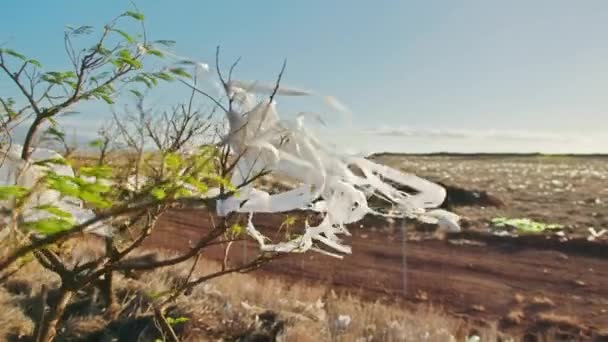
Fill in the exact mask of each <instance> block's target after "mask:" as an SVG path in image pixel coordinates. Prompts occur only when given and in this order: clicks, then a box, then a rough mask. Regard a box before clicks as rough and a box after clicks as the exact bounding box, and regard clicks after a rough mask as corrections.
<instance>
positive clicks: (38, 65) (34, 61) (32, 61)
mask: <svg viewBox="0 0 608 342" xmlns="http://www.w3.org/2000/svg"><path fill="white" fill-rule="evenodd" d="M27 62H28V63H30V64H32V65H34V66H37V67H39V68H42V64H40V62H38V61H37V60H35V59H28V60H27Z"/></svg>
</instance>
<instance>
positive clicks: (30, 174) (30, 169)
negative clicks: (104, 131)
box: [0, 144, 109, 239]
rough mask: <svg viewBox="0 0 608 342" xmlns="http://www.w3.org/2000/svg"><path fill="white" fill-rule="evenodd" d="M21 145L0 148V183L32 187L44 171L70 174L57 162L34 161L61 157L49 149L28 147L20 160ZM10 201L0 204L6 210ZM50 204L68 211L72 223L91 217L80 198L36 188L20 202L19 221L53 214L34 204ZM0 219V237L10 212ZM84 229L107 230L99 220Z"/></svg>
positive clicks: (7, 222)
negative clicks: (30, 151)
mask: <svg viewBox="0 0 608 342" xmlns="http://www.w3.org/2000/svg"><path fill="white" fill-rule="evenodd" d="M22 148H23V147H22V146H20V145H16V144H13V145H11V146H10V148H9V149H8V151H7V150H4V151H0V161H2V163H1V164H0V185H2V186H12V185H17V186H22V187H25V188H28V189H31V188H33V187H34V186H35V185H36V184H37V183H38V181H39V179H40V178H41V177H43V176H44V174H45V172H47V171H49V170H50V171H53V172H55V173H56V174H58V175H62V176H71V177H73V176H74V171H73V170H72V168H71V167H70V166H68V165H61V164H57V163H45V164H44V165H42V164H36V162H40V161H44V160H57V159H59V160H62V159H63V157H62V156H61V155H60V154H59V153H57V152H55V151H52V150H49V149H44V148H35V149H33V150H32V153H31V156H30V159H29V160H28V161H25V160H23V159H21V150H22ZM13 205H14V201H12V200H10V199H9V200H3V201H0V207H1V208H2V209H4V211H6V212H11V211H12V209H13ZM48 205H52V206H54V207H57V208H58V209H60V210H63V211H65V212H68V213H70V214H71V215H72V218H73V220H74V224H80V223H83V222H85V221H87V220H90V219H92V218H94V217H95V214H94V213H93V211H92V210H90V209H86V208H84V207H83V203H82V201H81V200H80V199H77V198H72V197H62V196H61V194H60V193H59V192H58V191H56V190H51V189H45V188H44V187H40V190H38V191H37V192H35V193H34V196H31V197H30V198H29V199H28V201H27V202H26V203H25V205H24V210H23V213H22V220H23V222H26V223H27V222H33V221H37V220H41V219H45V218H49V217H52V216H53V214H51V213H50V212H48V211H46V210H40V209H37V207H38V208H39V207H41V206H48ZM0 219H1V220H2V223H3V228H1V229H2V230H0V239H2V238H4V237H5V236H6V235H7V234H8V232H9V228H8V227H10V225H11V222H12V220H13V217H12V215H8V214H0ZM87 231H88V232H93V233H95V234H100V235H108V234H109V230H108V228H107V227H106V226H104V225H103V224H101V223H97V224H94V225H91V227H90V228H89V229H87Z"/></svg>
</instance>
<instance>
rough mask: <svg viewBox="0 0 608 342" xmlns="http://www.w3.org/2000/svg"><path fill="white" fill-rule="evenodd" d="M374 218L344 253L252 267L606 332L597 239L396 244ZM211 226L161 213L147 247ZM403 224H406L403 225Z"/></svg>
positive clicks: (531, 326)
mask: <svg viewBox="0 0 608 342" xmlns="http://www.w3.org/2000/svg"><path fill="white" fill-rule="evenodd" d="M283 219H284V216H282V215H266V214H258V215H257V216H256V218H255V220H254V221H255V223H256V224H257V226H258V227H264V228H262V230H264V231H266V232H267V231H269V229H273V228H272V227H278V226H279V225H280V223H281V222H282V220H283ZM216 222H217V221H216ZM373 223H374V222H373V220H371V221H370V220H365V222H364V224H365V227H359V226H357V227H351V232H352V233H353V236H352V237H347V238H346V239H345V240H346V241H347V243H348V244H350V245H351V246H352V248H353V254H352V255H349V256H346V257H345V258H344V260H338V259H335V258H331V257H327V256H324V255H320V254H319V253H314V252H309V253H307V254H304V255H291V256H288V257H285V258H281V259H278V260H275V261H273V262H272V263H271V264H269V265H266V266H265V267H264V271H263V272H262V273H258V274H262V275H263V276H267V275H268V274H269V273H270V274H272V275H275V276H281V277H286V278H287V279H288V280H293V281H301V280H307V281H312V282H316V283H324V284H328V285H331V286H333V287H335V288H338V289H342V290H347V291H349V292H354V293H356V294H358V295H361V296H363V297H365V298H367V299H381V300H389V301H394V302H396V303H401V304H402V305H404V306H407V305H412V303H430V304H432V305H433V306H435V307H441V308H442V309H443V310H445V311H446V312H448V313H450V314H453V315H457V316H460V317H464V318H466V319H470V320H472V321H474V322H477V323H479V322H486V323H488V322H498V326H499V328H500V330H501V331H505V332H507V333H511V334H516V335H520V334H525V333H527V332H533V333H537V332H539V331H541V332H542V331H546V330H547V329H553V330H557V331H562V332H565V333H567V334H570V336H572V335H575V336H577V339H579V338H580V339H584V338H590V337H591V336H598V334H600V335H604V334H607V330H608V246H606V244H604V245H599V244H592V243H587V242H586V241H584V242H580V241H579V242H578V244H576V243H575V242H571V243H559V244H556V243H552V242H549V241H548V240H547V241H545V240H546V239H545V238H536V239H534V238H532V239H523V238H522V239H521V240H520V241H519V240H517V239H510V240H509V239H504V238H500V239H498V238H492V237H488V236H485V237H484V236H483V235H479V234H466V233H465V234H451V235H449V236H447V237H446V238H445V239H436V238H435V239H426V240H421V239H417V240H418V241H412V239H411V237H413V236H415V235H412V234H408V236H409V237H410V238H408V240H407V241H406V243H405V244H404V243H403V238H402V236H403V234H402V232H401V231H400V230H398V229H393V230H391V229H387V228H383V229H377V228H373V226H374V225H373ZM375 223H378V222H375ZM211 226H212V223H211V221H210V215H209V214H208V213H207V212H205V211H203V210H174V211H170V212H168V213H166V214H165V215H163V216H162V217H161V219H160V220H159V222H158V223H157V226H156V228H155V231H154V233H153V234H152V236H151V237H150V238H149V240H148V241H147V242H146V245H147V246H148V247H162V248H165V249H172V250H183V249H184V248H187V247H188V246H189V245H190V243H191V242H196V241H197V240H198V238H200V237H201V236H202V235H203V234H205V232H206V231H208V229H209V227H211ZM376 226H378V225H376ZM384 226H385V227H386V224H384ZM406 228H407V229H408V231H412V230H413V229H412V228H413V226H412V225H411V224H409V225H408V226H406ZM274 229H275V230H276V228H274ZM414 240H416V239H414ZM255 252H256V250H255V246H254V245H253V244H250V245H248V246H247V247H244V246H236V245H234V246H233V247H232V253H231V255H230V258H231V262H242V260H243V258H246V257H247V256H249V257H250V258H251V257H253V256H254V255H255ZM404 252H405V257H404ZM205 256H206V257H209V258H212V259H218V260H220V259H221V258H222V256H223V249H222V248H218V247H214V248H210V249H209V251H208V254H205ZM404 271H405V272H404ZM509 317H511V318H509ZM604 336H605V335H604Z"/></svg>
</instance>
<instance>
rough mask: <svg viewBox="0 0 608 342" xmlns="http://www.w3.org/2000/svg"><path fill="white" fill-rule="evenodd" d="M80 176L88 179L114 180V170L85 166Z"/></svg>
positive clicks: (107, 167)
mask: <svg viewBox="0 0 608 342" xmlns="http://www.w3.org/2000/svg"><path fill="white" fill-rule="evenodd" d="M79 171H80V174H81V175H83V176H88V177H96V178H112V175H113V173H114V170H113V169H112V168H111V167H109V166H106V165H101V166H91V167H89V166H83V167H81V168H80V170H79Z"/></svg>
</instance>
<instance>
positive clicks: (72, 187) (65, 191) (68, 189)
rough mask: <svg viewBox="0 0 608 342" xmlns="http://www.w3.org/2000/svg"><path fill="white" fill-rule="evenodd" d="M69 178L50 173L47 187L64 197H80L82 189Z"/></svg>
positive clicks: (47, 178)
mask: <svg viewBox="0 0 608 342" xmlns="http://www.w3.org/2000/svg"><path fill="white" fill-rule="evenodd" d="M69 178H70V177H67V176H59V175H57V174H53V173H49V174H48V175H47V177H46V185H47V187H48V188H49V189H51V190H56V191H59V193H60V194H62V195H64V196H71V197H78V195H80V188H79V187H78V185H77V184H75V183H74V182H72V181H70V179H69Z"/></svg>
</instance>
